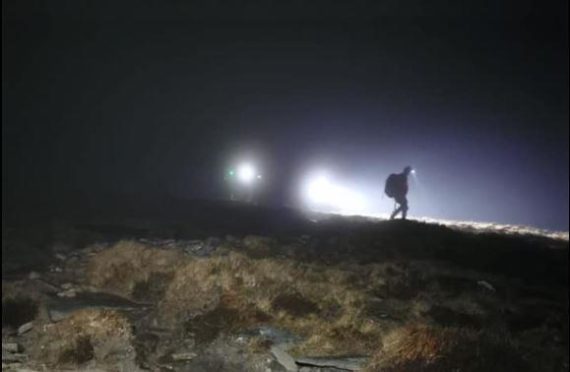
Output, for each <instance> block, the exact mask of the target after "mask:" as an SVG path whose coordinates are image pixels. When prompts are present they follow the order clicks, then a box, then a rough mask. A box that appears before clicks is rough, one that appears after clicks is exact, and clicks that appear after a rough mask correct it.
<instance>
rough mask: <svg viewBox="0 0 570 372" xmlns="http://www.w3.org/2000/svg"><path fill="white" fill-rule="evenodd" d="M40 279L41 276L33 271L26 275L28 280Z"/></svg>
mask: <svg viewBox="0 0 570 372" xmlns="http://www.w3.org/2000/svg"><path fill="white" fill-rule="evenodd" d="M41 277H42V276H41V275H40V273H38V272H35V271H32V272H31V273H30V275H28V278H29V279H30V280H38V279H39V278H41Z"/></svg>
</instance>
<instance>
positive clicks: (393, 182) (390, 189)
mask: <svg viewBox="0 0 570 372" xmlns="http://www.w3.org/2000/svg"><path fill="white" fill-rule="evenodd" d="M397 178H398V175H397V174H394V173H392V174H391V175H389V176H388V178H387V179H386V184H385V185H384V193H385V194H386V195H388V197H390V198H393V197H394V196H396V193H397V192H398V179H397Z"/></svg>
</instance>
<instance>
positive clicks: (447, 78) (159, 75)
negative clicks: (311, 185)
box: [2, 0, 569, 230]
mask: <svg viewBox="0 0 570 372" xmlns="http://www.w3.org/2000/svg"><path fill="white" fill-rule="evenodd" d="M2 6H3V12H2V13H3V16H2V17H3V18H2V23H3V25H2V27H3V28H2V197H3V202H10V203H12V204H14V205H17V203H18V202H19V201H22V203H23V202H24V201H25V200H29V199H30V198H37V199H42V198H43V199H50V200H52V201H53V200H56V201H61V202H62V203H63V202H64V201H65V200H66V198H68V197H69V195H76V194H89V195H99V196H103V195H109V194H113V193H126V194H137V195H144V196H145V197H147V198H149V199H151V198H153V197H157V196H158V195H164V194H169V195H174V196H176V197H182V198H220V197H224V195H225V194H224V191H225V190H224V184H223V174H224V170H225V169H226V167H227V166H228V165H229V164H230V163H231V162H232V161H233V159H236V158H239V157H240V156H246V157H247V156H249V157H252V158H254V159H256V161H257V162H258V164H259V166H260V167H262V168H263V172H264V176H265V179H266V184H265V186H266V189H265V190H264V197H265V201H266V202H267V203H271V204H277V205H286V204H289V203H290V202H291V200H292V199H294V198H293V196H292V195H293V194H295V191H294V190H295V187H296V185H297V184H298V181H297V180H298V179H299V178H300V177H301V175H302V174H303V172H305V171H306V170H308V169H310V168H311V167H313V166H315V167H326V168H327V169H332V170H333V171H334V172H336V174H338V175H340V176H341V177H344V178H345V179H347V180H351V182H352V183H354V184H355V185H356V186H355V187H359V188H360V189H363V190H366V192H367V193H368V195H369V196H373V197H377V199H378V200H376V202H375V203H377V204H375V205H374V207H375V208H376V209H377V210H378V211H379V212H389V210H386V209H389V208H391V206H390V204H389V202H388V201H386V200H382V199H381V195H382V188H383V182H384V179H385V177H386V176H387V175H388V174H389V173H392V172H397V171H400V170H401V169H402V168H403V167H404V166H405V165H408V164H410V165H413V166H414V167H415V168H416V169H417V180H418V181H417V182H414V183H413V184H412V187H411V191H410V196H409V199H410V214H411V215H412V216H429V217H434V218H449V219H462V220H479V221H496V222H502V223H515V224H530V225H535V226H539V227H546V228H551V229H563V230H568V214H569V210H568V209H569V208H568V206H569V181H568V179H569V134H568V128H569V124H568V121H569V120H568V119H569V117H568V116H569V115H568V99H569V97H568V91H569V90H568V87H569V85H568V84H569V80H568V64H569V58H568V18H567V17H568V7H567V1H565V0H560V1H512V2H498V1H476V2H473V3H472V4H471V3H469V4H468V3H464V2H461V1H459V2H451V1H450V2H446V1H436V2H424V1H419V0H416V1H410V2H402V1H388V2H379V1H362V0H355V1H322V0H316V1H271V0H267V1H261V0H260V1H249V2H245V1H237V2H229V1H220V0H216V1H204V2H201V3H198V2H190V1H158V0H157V1H146V0H145V1H123V2H121V1H108V0H104V1H85V2H84V1H61V0H51V1H41V0H34V1H32V0H6V1H3V3H2ZM3 204H4V203H3Z"/></svg>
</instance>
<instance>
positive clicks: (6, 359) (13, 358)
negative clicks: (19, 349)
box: [2, 349, 27, 363]
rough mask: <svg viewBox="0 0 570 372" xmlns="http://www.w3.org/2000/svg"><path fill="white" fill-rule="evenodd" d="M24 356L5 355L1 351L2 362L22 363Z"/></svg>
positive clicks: (17, 354) (15, 354) (16, 354)
mask: <svg viewBox="0 0 570 372" xmlns="http://www.w3.org/2000/svg"><path fill="white" fill-rule="evenodd" d="M26 357H27V356H26V354H19V353H6V352H4V349H2V362H7V363H14V362H24V361H25V360H26Z"/></svg>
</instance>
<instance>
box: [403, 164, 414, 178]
mask: <svg viewBox="0 0 570 372" xmlns="http://www.w3.org/2000/svg"><path fill="white" fill-rule="evenodd" d="M412 170H413V168H412V167H410V166H409V165H408V166H407V167H406V168H404V174H405V175H406V176H407V175H409V174H410V173H412Z"/></svg>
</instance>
